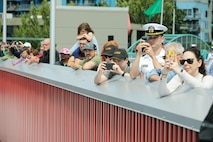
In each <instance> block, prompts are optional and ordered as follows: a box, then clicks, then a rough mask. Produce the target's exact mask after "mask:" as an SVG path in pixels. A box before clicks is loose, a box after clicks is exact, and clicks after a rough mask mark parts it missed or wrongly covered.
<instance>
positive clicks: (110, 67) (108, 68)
mask: <svg viewBox="0 0 213 142" xmlns="http://www.w3.org/2000/svg"><path fill="white" fill-rule="evenodd" d="M105 65H106V69H107V70H112V67H113V65H114V63H105Z"/></svg>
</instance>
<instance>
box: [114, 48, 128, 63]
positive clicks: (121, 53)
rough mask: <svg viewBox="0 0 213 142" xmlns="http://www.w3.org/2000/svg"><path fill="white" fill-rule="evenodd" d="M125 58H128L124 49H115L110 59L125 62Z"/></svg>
mask: <svg viewBox="0 0 213 142" xmlns="http://www.w3.org/2000/svg"><path fill="white" fill-rule="evenodd" d="M126 58H128V54H127V51H126V50H125V49H124V48H117V49H115V50H114V52H113V54H112V59H116V60H125V59H126Z"/></svg>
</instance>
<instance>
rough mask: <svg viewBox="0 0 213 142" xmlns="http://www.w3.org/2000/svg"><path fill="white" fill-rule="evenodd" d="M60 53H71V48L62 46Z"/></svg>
mask: <svg viewBox="0 0 213 142" xmlns="http://www.w3.org/2000/svg"><path fill="white" fill-rule="evenodd" d="M59 53H60V54H61V53H62V54H70V50H69V49H68V48H62V49H61V50H60V52H59Z"/></svg>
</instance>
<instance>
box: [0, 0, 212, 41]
mask: <svg viewBox="0 0 213 142" xmlns="http://www.w3.org/2000/svg"><path fill="white" fill-rule="evenodd" d="M164 1H165V0H164ZM41 3H42V0H7V13H8V14H10V15H9V17H19V16H20V15H21V14H23V13H27V12H29V10H30V7H31V6H32V4H34V5H35V6H38V5H40V4H41ZM103 3H105V4H107V5H108V6H110V7H116V0H56V5H58V6H65V5H76V6H98V5H100V4H103ZM212 3H213V2H212V0H176V6H177V8H178V9H181V10H183V11H184V12H185V14H186V16H185V18H184V19H183V20H184V21H185V22H187V23H188V24H189V25H190V26H189V27H187V28H188V30H189V31H190V33H191V34H194V35H197V36H199V37H200V38H201V39H202V40H204V41H206V42H211V41H212V37H213V34H212V31H213V30H212V28H213V18H212V15H213V14H212V13H213V8H212V7H213V4H212ZM2 11H3V0H0V13H1V12H2ZM141 24H143V23H141ZM14 25H16V23H14ZM132 27H134V25H132ZM139 27H140V28H139V29H138V30H137V29H134V28H133V29H132V30H133V33H132V35H133V34H137V33H138V34H137V35H133V37H131V38H132V39H136V37H140V36H141V34H143V32H142V31H143V29H142V28H141V27H142V26H141V25H140V26H139ZM134 30H136V31H135V32H134Z"/></svg>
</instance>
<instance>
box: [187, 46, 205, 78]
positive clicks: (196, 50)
mask: <svg viewBox="0 0 213 142" xmlns="http://www.w3.org/2000/svg"><path fill="white" fill-rule="evenodd" d="M187 51H190V52H192V53H194V55H195V57H196V58H197V61H199V60H202V64H201V66H200V67H199V72H200V73H201V74H203V75H204V76H205V75H206V66H205V63H204V59H203V56H202V55H201V54H200V49H199V48H197V47H191V48H187V49H186V50H185V51H184V52H183V53H185V52H187Z"/></svg>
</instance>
